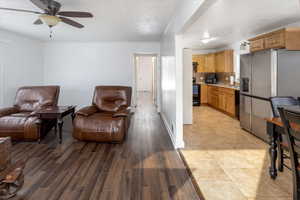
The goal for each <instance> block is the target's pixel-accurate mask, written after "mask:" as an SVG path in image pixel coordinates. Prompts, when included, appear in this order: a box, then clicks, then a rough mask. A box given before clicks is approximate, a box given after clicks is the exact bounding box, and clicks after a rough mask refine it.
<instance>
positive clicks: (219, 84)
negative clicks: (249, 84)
mask: <svg viewBox="0 0 300 200" xmlns="http://www.w3.org/2000/svg"><path fill="white" fill-rule="evenodd" d="M197 84H205V85H212V86H216V87H223V88H229V89H233V90H240V87H238V86H230V85H226V84H222V83H217V84H207V83H204V82H197Z"/></svg>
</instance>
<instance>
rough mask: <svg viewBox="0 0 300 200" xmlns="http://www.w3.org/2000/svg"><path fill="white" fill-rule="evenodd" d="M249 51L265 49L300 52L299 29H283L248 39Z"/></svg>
mask: <svg viewBox="0 0 300 200" xmlns="http://www.w3.org/2000/svg"><path fill="white" fill-rule="evenodd" d="M249 41H250V51H251V52H255V51H262V50H266V49H287V50H300V28H298V27H297V28H283V29H280V30H277V31H273V32H270V33H266V34H262V35H259V36H257V37H255V38H251V39H249Z"/></svg>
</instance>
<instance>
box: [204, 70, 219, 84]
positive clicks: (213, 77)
mask: <svg viewBox="0 0 300 200" xmlns="http://www.w3.org/2000/svg"><path fill="white" fill-rule="evenodd" d="M217 82H218V79H217V74H216V73H207V74H206V75H205V83H208V84H216V83H217Z"/></svg>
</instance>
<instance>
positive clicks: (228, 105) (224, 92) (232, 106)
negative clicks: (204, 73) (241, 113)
mask: <svg viewBox="0 0 300 200" xmlns="http://www.w3.org/2000/svg"><path fill="white" fill-rule="evenodd" d="M207 99H208V104H209V105H210V106H212V107H214V108H216V109H218V110H221V111H223V112H225V113H227V114H229V115H230V116H232V117H237V111H236V103H237V102H236V98H235V90H234V89H231V88H223V87H218V86H211V85H208V90H207Z"/></svg>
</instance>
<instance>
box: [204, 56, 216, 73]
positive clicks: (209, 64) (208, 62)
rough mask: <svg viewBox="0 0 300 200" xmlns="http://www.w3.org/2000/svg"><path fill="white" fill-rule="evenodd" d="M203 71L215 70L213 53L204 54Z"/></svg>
mask: <svg viewBox="0 0 300 200" xmlns="http://www.w3.org/2000/svg"><path fill="white" fill-rule="evenodd" d="M205 72H216V67H215V54H214V53H210V54H207V55H206V56H205Z"/></svg>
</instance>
